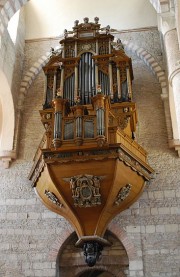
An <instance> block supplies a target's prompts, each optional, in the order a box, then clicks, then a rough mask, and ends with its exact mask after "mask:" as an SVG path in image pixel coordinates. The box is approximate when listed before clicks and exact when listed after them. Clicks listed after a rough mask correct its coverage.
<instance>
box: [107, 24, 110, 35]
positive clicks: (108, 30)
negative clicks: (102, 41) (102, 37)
mask: <svg viewBox="0 0 180 277" xmlns="http://www.w3.org/2000/svg"><path fill="white" fill-rule="evenodd" d="M110 28H111V27H110V25H107V26H106V34H109V32H110Z"/></svg>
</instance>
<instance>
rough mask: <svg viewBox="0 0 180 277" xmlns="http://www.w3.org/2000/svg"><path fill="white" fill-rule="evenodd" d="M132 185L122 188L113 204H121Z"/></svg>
mask: <svg viewBox="0 0 180 277" xmlns="http://www.w3.org/2000/svg"><path fill="white" fill-rule="evenodd" d="M131 187H132V185H131V184H127V185H126V186H124V187H122V188H121V189H120V191H119V193H118V195H117V198H116V201H115V204H116V205H119V204H121V202H122V201H124V199H126V197H128V195H129V193H130V190H131Z"/></svg>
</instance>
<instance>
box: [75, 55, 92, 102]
mask: <svg viewBox="0 0 180 277" xmlns="http://www.w3.org/2000/svg"><path fill="white" fill-rule="evenodd" d="M94 71H95V66H94V61H93V59H92V53H90V52H86V53H83V54H82V55H81V59H80V62H79V67H78V72H79V73H78V75H79V80H78V86H79V91H80V95H79V96H80V98H81V102H82V104H89V103H90V99H91V95H92V93H93V89H94V86H95V84H94V83H95V81H94V79H95V78H94V76H95V72H94Z"/></svg>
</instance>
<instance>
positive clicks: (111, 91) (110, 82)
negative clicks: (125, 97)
mask: <svg viewBox="0 0 180 277" xmlns="http://www.w3.org/2000/svg"><path fill="white" fill-rule="evenodd" d="M109 86H110V96H111V99H113V97H114V96H113V76H112V64H111V62H110V63H109Z"/></svg>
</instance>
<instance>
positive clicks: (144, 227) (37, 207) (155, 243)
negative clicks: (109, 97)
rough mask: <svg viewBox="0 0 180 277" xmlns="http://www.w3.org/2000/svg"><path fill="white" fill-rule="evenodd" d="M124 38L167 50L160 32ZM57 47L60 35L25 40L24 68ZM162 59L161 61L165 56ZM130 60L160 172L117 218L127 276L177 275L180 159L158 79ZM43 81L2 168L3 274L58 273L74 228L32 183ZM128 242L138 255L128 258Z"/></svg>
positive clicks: (144, 133) (144, 129)
mask: <svg viewBox="0 0 180 277" xmlns="http://www.w3.org/2000/svg"><path fill="white" fill-rule="evenodd" d="M122 36H124V37H123V38H124V39H128V40H132V41H136V42H137V41H138V43H139V45H143V46H144V47H146V48H147V50H151V53H154V55H155V53H161V49H160V42H159V41H158V36H157V31H155V30H154V31H153V30H152V31H151V32H142V34H140V33H138V32H137V33H132V34H131V33H128V34H123V35H122ZM125 36H126V38H125ZM155 38H156V39H155ZM56 45H58V41H57V40H50V41H46V40H44V41H29V42H28V41H27V42H26V46H25V60H24V73H25V72H26V71H28V69H29V68H30V67H31V66H32V65H33V64H34V62H36V60H38V59H39V58H40V57H41V56H42V55H44V54H45V53H46V52H47V51H49V49H50V47H51V46H52V47H54V46H56ZM157 46H158V47H157ZM148 47H149V48H148ZM155 48H156V49H155ZM156 51H157V52H156ZM128 54H129V55H131V53H128ZM158 57H159V60H158V62H160V63H161V64H162V56H161V55H159V54H158ZM132 59H133V68H134V84H133V89H134V100H135V101H136V102H137V109H138V125H137V131H136V140H137V141H138V143H139V144H140V145H142V146H143V147H144V148H145V149H146V150H147V151H148V152H149V163H150V165H151V166H152V167H153V168H154V170H155V172H156V174H155V179H153V180H152V181H151V182H150V184H147V186H146V189H145V192H144V193H143V195H142V196H141V198H140V200H139V201H138V202H136V203H135V204H134V205H133V206H132V207H131V208H129V209H128V210H126V211H124V212H123V213H121V214H120V215H119V216H117V217H116V218H115V219H114V220H113V224H115V225H116V226H118V227H119V230H120V229H121V230H123V232H124V236H125V239H124V242H125V240H127V244H126V245H125V243H124V242H123V243H124V247H125V249H126V251H127V253H128V257H129V271H128V273H127V275H128V276H134V277H141V276H144V277H160V276H161V277H172V276H176V277H179V276H180V272H179V252H178V251H179V229H180V225H179V222H180V221H179V216H180V215H179V214H180V211H179V209H178V200H179V198H180V191H179V184H180V174H179V173H178V171H179V168H180V160H179V158H178V157H177V155H176V153H175V152H174V150H170V149H169V148H168V144H167V132H166V125H165V117H164V109H163V103H162V100H161V96H160V95H161V88H160V85H159V83H158V82H157V80H156V79H155V77H154V76H153V75H152V73H151V72H150V71H149V69H148V68H147V66H146V65H145V64H144V62H143V61H142V60H140V59H139V58H137V57H136V56H132ZM43 80H44V77H43V73H42V72H40V73H39V75H38V77H37V78H36V79H35V81H34V82H33V84H32V85H31V87H30V89H29V90H28V93H27V95H26V97H25V101H24V111H23V116H22V124H21V134H20V141H19V156H18V159H17V160H16V161H15V162H14V163H12V165H11V167H10V168H9V169H3V168H0V176H1V179H0V184H1V193H0V276H6V277H10V276H14V277H21V276H22V277H32V276H44V277H45V276H47V277H51V276H52V277H54V276H56V258H57V255H58V250H59V249H60V247H61V246H62V248H63V242H64V239H63V238H64V237H67V236H68V234H70V233H71V232H72V229H71V227H70V225H69V224H68V222H67V221H66V220H65V219H64V218H62V217H60V216H58V215H56V214H54V213H52V212H50V211H48V210H47V209H46V208H45V207H44V206H43V204H42V203H41V202H40V200H39V199H38V197H37V196H36V195H35V192H34V191H33V189H32V188H31V184H30V182H29V181H28V174H29V172H30V169H31V167H32V165H33V156H34V154H35V152H36V149H37V147H38V145H39V142H40V140H41V138H42V135H43V133H44V129H43V126H42V124H41V122H40V116H39V112H38V110H39V109H41V108H42V103H43ZM109 228H110V226H109ZM114 231H115V229H114ZM116 231H117V233H118V230H116ZM130 243H131V244H132V245H133V247H134V249H135V252H136V258H130V256H131V253H130V250H128V249H127V248H128V244H130ZM62 248H61V250H62ZM79 270H81V268H79ZM60 276H61V275H60ZM117 276H119V275H118V274H117Z"/></svg>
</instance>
